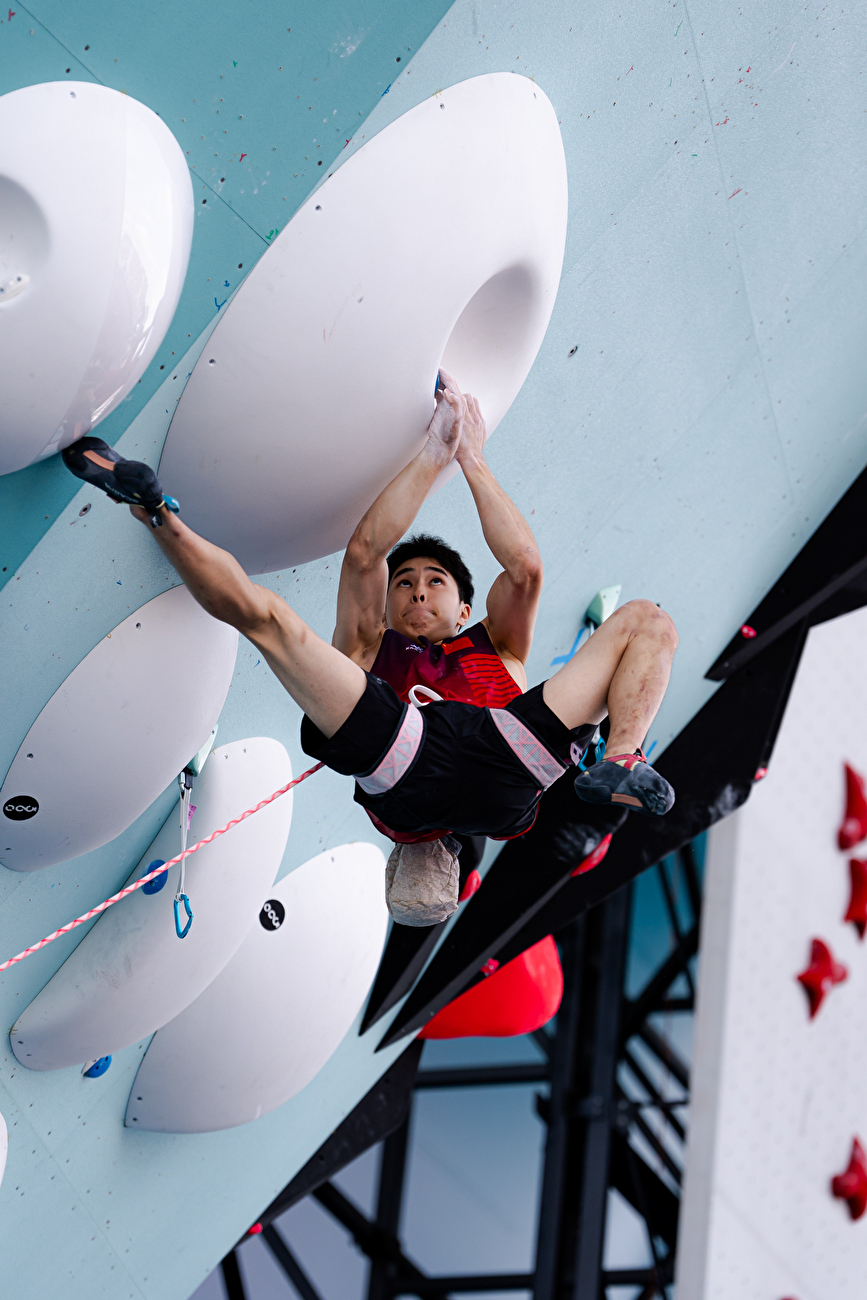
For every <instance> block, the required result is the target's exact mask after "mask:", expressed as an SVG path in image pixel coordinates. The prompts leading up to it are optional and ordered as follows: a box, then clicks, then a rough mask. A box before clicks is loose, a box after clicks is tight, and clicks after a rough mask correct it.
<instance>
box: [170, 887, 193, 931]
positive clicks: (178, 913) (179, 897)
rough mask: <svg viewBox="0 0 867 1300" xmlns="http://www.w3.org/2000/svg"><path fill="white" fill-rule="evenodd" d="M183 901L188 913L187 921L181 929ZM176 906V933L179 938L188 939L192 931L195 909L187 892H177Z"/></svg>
mask: <svg viewBox="0 0 867 1300" xmlns="http://www.w3.org/2000/svg"><path fill="white" fill-rule="evenodd" d="M181 903H183V905H184V911H185V912H186V914H187V923H186V925H185V926H184V928H183V929H181ZM174 907H175V934H176V935H177V936H178V938H179V939H186V937H187V935H188V934H189V933H190V926H191V925H192V924H193V909H192V908H191V907H190V900H189V899H188V898H187V896H186V894H176V895H175V899H174Z"/></svg>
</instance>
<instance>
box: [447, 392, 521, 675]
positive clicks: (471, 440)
mask: <svg viewBox="0 0 867 1300" xmlns="http://www.w3.org/2000/svg"><path fill="white" fill-rule="evenodd" d="M465 401H466V404H467V413H466V415H465V417H464V424H463V430H462V433H461V441H460V445H459V447H458V450H457V454H456V459H457V461H458V463H459V464H460V467H461V469H462V470H463V472H464V478H465V479H466V480H467V483H468V484H469V487H470V491H471V492H472V494H473V500H474V501H475V503H476V509H477V510H478V512H479V519H480V520H481V524H482V532H483V533H484V535H485V541H486V542H487V543H488V546H489V547H490V549H491V551H492V552H493V555H494V558H495V559H496V560H498V561H499V563H500V564H502V566H503V572H502V573H501V574H500V576H499V577H498V578H497V579H496V580H495V582H494V585H493V586H492V587H491V590H490V591H489V592H488V615H487V618H486V619H485V625H486V627H487V629H488V635H489V636H490V638H491V641H492V642H493V644H494V648H495V650H497V651H498V653H499V654H500V655H501V656H502V657H503V658H504V659H506V660H510V659H511V660H516V661H517V662H518V663H519V664H520V665H521V666H522V667H523V665H524V664H525V663H526V660H527V656H528V655H529V653H530V646H531V645H532V643H533V629H534V627H535V624H536V614H537V612H538V609H539V598H540V596H541V594H542V557H541V556H540V554H539V549H538V547H537V546H536V539H535V538H534V536H533V534H532V532H531V531H530V527H529V525H528V523H527V521H526V519H525V518H524V516H523V515H522V514H521V512H520V510H519V509H518V507H517V506H516V505H515V503H514V501H512V500H511V498H510V497H508V496H507V495H506V493H505V492H504V491H503V489H502V488H501V487H500V485H499V483H498V482H497V480H496V479H495V478H494V476H493V474H492V473H491V470H490V468H489V466H488V463H487V461H486V460H485V453H484V446H485V437H486V430H485V421H484V420H483V418H482V413H481V411H480V410H479V404H478V402H477V401H476V399H475V398H474V397H470V396H469V394H467V396H466V398H465Z"/></svg>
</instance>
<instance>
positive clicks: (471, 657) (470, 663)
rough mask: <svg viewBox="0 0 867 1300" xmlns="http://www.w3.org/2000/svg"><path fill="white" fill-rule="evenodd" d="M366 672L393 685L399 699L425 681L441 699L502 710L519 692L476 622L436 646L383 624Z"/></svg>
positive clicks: (406, 695)
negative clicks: (376, 649) (373, 656)
mask: <svg viewBox="0 0 867 1300" xmlns="http://www.w3.org/2000/svg"><path fill="white" fill-rule="evenodd" d="M370 671H371V672H372V673H373V675H374V677H381V678H382V680H383V681H384V682H388V684H389V686H393V687H394V689H395V690H396V691H397V693H398V695H399V696H400V698H401V699H402V700H408V699H409V692H410V690H411V689H412V687H413V686H429V687H430V689H431V690H432V691H436V693H437V694H438V695H440V696H442V698H443V699H444V700H460V701H461V702H462V703H464V704H478V705H480V706H481V707H485V706H487V707H488V708H492V709H502V708H505V706H506V705H507V704H508V703H509V701H510V700H513V699H514V698H515V696H516V695H521V694H523V692H522V691H521V688H520V686H519V685H518V683H517V682H516V681H515V679H514V677H512V676H511V674H510V673H509V671H508V669H507V668H506V665H505V664H504V663H503V661H502V659H501V658H500V656H499V655H498V654H497V652H496V650H495V649H494V646H493V643H492V641H491V638H490V637H489V636H488V633H487V630H486V628H485V627H484V625H483V624H482V623H476V624H474V626H473V627H471V628H468V629H466V630H464V631H462V632H461V633H460V635H459V636H454V637H449V638H448V639H447V640H446V641H443V642H441V643H440V644H439V645H433V644H432V643H431V642H430V641H428V639H427V637H419V638H418V639H417V640H413V639H412V638H411V637H408V636H402V635H401V633H400V632H393V631H392V630H391V628H388V629H387V630H386V632H385V635H384V636H383V638H382V643H381V645H380V647H379V653H378V654H377V656H376V659H375V660H374V662H373V666H372V668H371V670H370Z"/></svg>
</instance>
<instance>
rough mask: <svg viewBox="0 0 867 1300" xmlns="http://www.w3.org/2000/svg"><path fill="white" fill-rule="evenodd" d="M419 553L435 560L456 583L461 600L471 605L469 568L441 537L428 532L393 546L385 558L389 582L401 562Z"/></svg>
mask: <svg viewBox="0 0 867 1300" xmlns="http://www.w3.org/2000/svg"><path fill="white" fill-rule="evenodd" d="M419 555H429V556H430V558H431V559H432V560H437V561H438V562H439V563H440V564H441V565H442V566H443V568H444V569H445V570H446V572H447V573H450V574H451V575H452V577H453V578H454V580H455V582H456V583H457V584H458V595H459V596H460V598H461V600H462V601H464V602H465V603H466V604H467V605H472V603H473V596H474V594H475V588H474V587H473V578H472V574H471V573H470V571H469V569H468V568H467V566H466V565H465V564H464V562H463V560H462V559H461V557H460V556H459V555H458V553H457V551H453V550H452V548H451V547H450V546H446V544H445V542H444V541H443V539H442V538H441V537H431V536H430V535H429V534H428V533H416V535H415V536H414V537H408V538H407V539H406V541H405V542H401V543H400V545H399V546H396V547H395V548H394V550H393V551H392V553H391V555H389V557H388V560H387V563H388V581H389V583H391V580H392V578H393V577H394V575H395V572H396V571H397V570H398V569H399V568H400V566H401V565H402V564H406V562H407V560H414V559H416V558H417V557H418V556H419Z"/></svg>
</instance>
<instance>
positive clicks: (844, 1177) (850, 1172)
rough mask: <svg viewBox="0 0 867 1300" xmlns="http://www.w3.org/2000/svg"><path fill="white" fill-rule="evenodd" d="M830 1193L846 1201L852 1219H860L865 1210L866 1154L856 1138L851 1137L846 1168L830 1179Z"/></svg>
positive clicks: (866, 1196) (866, 1188) (866, 1204)
mask: <svg viewBox="0 0 867 1300" xmlns="http://www.w3.org/2000/svg"><path fill="white" fill-rule="evenodd" d="M831 1193H832V1195H833V1196H836V1197H837V1199H838V1200H840V1201H845V1202H846V1204H847V1205H848V1206H849V1213H850V1215H851V1216H852V1218H853V1219H860V1218H861V1215H862V1214H863V1213H864V1211H865V1210H867V1156H865V1155H864V1148H863V1147H862V1145H861V1143H860V1142H859V1141H858V1139H857V1138H853V1139H852V1154H851V1156H850V1157H849V1165H848V1168H847V1169H846V1170H845V1171H844V1172H843V1173H842V1174H837V1176H836V1177H835V1178H832V1179H831Z"/></svg>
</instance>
